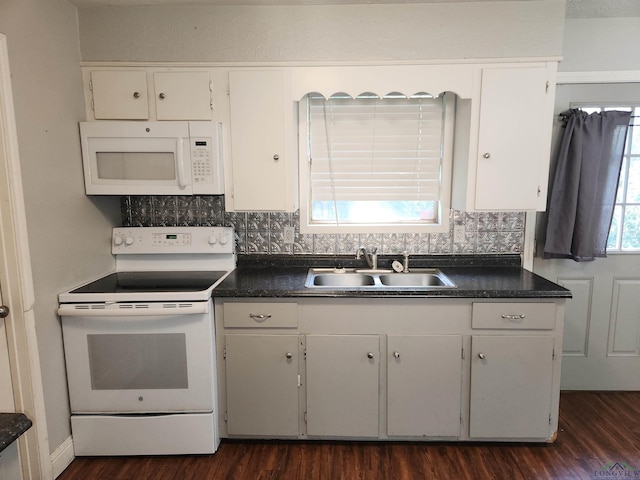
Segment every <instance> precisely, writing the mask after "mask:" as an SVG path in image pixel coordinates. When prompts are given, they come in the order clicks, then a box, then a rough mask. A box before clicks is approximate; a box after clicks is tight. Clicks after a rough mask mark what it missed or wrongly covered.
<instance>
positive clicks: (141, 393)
mask: <svg viewBox="0 0 640 480" xmlns="http://www.w3.org/2000/svg"><path fill="white" fill-rule="evenodd" d="M58 313H59V314H60V316H61V318H62V330H63V335H64V348H65V361H66V367H67V381H68V384H69V396H70V401H71V411H72V413H76V414H77V413H153V412H158V413H159V412H163V413H170V412H211V411H212V410H213V401H214V399H213V389H214V386H213V381H214V380H213V379H214V345H215V342H214V329H213V305H212V301H211V300H209V301H208V302H185V303H171V302H166V303H163V302H158V303H129V304H118V303H114V304H102V305H99V304H64V305H61V306H60V309H59V310H58Z"/></svg>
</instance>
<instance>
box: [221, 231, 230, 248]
mask: <svg viewBox="0 0 640 480" xmlns="http://www.w3.org/2000/svg"><path fill="white" fill-rule="evenodd" d="M227 243H229V235H227V234H226V233H225V234H222V235H220V245H226V244H227Z"/></svg>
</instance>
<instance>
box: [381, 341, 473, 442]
mask: <svg viewBox="0 0 640 480" xmlns="http://www.w3.org/2000/svg"><path fill="white" fill-rule="evenodd" d="M387 364H388V368H387V371H388V380H387V388H388V389H387V405H388V411H387V433H388V435H389V436H419V437H422V436H424V437H438V436H441V437H458V436H459V435H460V415H461V398H462V397H461V395H462V336H461V335H389V336H388V337H387Z"/></svg>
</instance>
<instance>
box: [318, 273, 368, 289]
mask: <svg viewBox="0 0 640 480" xmlns="http://www.w3.org/2000/svg"><path fill="white" fill-rule="evenodd" d="M374 285H375V280H374V279H373V277H372V276H371V275H368V274H364V273H319V274H315V275H314V276H313V282H312V285H307V286H314V287H366V286H374Z"/></svg>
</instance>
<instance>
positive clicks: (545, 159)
mask: <svg viewBox="0 0 640 480" xmlns="http://www.w3.org/2000/svg"><path fill="white" fill-rule="evenodd" d="M548 77H549V74H548V70H547V68H546V67H537V66H531V67H513V68H506V67H505V68H485V69H484V70H483V71H482V90H481V96H480V121H479V132H478V150H477V171H476V182H475V209H476V210H517V211H519V210H536V209H539V208H538V207H541V208H540V209H542V210H544V208H545V206H544V205H542V206H540V205H539V203H540V202H539V199H540V196H541V195H544V196H546V188H547V186H546V174H547V172H546V171H544V170H545V169H548V164H549V151H550V145H551V122H552V120H553V119H552V108H553V93H552V92H553V89H551V88H550V84H548V83H547V82H548V81H549V78H548ZM541 179H542V180H541ZM543 180H544V181H543Z"/></svg>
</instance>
